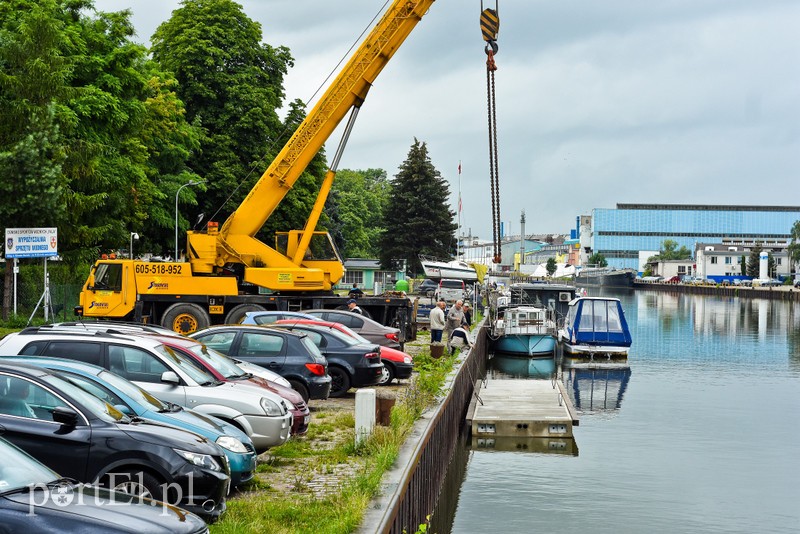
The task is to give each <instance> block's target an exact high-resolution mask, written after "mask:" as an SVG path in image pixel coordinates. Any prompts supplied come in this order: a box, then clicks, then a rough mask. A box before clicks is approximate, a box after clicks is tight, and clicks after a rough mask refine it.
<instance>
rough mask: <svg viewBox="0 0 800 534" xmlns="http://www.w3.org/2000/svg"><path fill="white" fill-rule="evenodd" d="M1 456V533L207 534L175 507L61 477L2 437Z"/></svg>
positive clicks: (201, 525) (192, 517) (194, 518)
mask: <svg viewBox="0 0 800 534" xmlns="http://www.w3.org/2000/svg"><path fill="white" fill-rule="evenodd" d="M0 458H2V459H3V460H2V464H0V534H6V533H8V534H11V533H17V532H63V533H70V532H80V533H81V534H125V533H127V534H140V533H142V532H148V533H150V532H152V533H164V534H167V533H173V532H174V533H186V534H203V533H207V532H208V528H207V527H206V525H205V523H203V521H202V519H200V518H199V517H197V516H196V515H194V514H190V513H186V512H185V511H183V510H181V509H179V508H175V507H173V506H168V505H166V504H165V503H160V502H157V501H152V500H149V499H141V498H139V497H137V496H135V495H129V494H127V493H120V492H117V491H109V490H106V489H103V488H99V487H96V486H89V485H86V484H80V483H76V482H75V481H72V480H69V479H65V478H61V477H59V476H58V475H57V474H56V473H55V472H53V471H51V470H50V469H49V468H47V467H46V466H44V465H43V464H41V463H40V462H38V461H37V460H35V459H34V458H32V457H31V456H29V455H28V454H26V453H25V452H23V451H22V450H20V449H18V448H17V447H15V446H14V445H12V444H11V443H9V442H8V441H5V440H4V439H2V438H0Z"/></svg>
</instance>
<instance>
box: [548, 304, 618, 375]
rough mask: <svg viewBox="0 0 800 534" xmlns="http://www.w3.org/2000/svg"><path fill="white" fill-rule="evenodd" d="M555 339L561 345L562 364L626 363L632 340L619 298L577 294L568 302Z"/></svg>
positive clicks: (614, 364)
mask: <svg viewBox="0 0 800 534" xmlns="http://www.w3.org/2000/svg"><path fill="white" fill-rule="evenodd" d="M558 340H559V342H560V343H561V344H562V346H563V348H564V361H563V362H562V363H563V366H564V367H570V366H572V367H578V366H594V365H603V366H608V365H613V366H620V367H627V365H628V349H629V348H630V346H631V341H632V340H631V333H630V330H629V329H628V322H627V321H626V320H625V313H624V311H623V310H622V303H621V302H620V301H619V299H615V298H608V297H580V298H576V299H574V300H573V301H571V302H570V303H569V312H568V313H567V319H566V322H565V323H564V327H563V328H561V329H560V330H559V332H558Z"/></svg>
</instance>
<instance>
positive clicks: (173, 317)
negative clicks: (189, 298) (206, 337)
mask: <svg viewBox="0 0 800 534" xmlns="http://www.w3.org/2000/svg"><path fill="white" fill-rule="evenodd" d="M210 324H211V318H210V317H209V316H208V314H207V313H206V311H205V310H204V309H203V308H201V307H200V306H198V305H197V304H192V303H183V302H182V303H180V304H173V305H172V306H170V307H169V308H167V311H165V312H164V315H163V316H162V317H161V326H163V327H165V328H169V329H172V330H174V331H176V332H178V333H179V334H184V335H188V334H191V333H192V332H197V331H198V330H202V329H204V328H208V327H209V325H210Z"/></svg>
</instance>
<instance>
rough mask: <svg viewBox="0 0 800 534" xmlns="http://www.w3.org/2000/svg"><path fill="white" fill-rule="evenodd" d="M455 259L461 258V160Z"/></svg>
mask: <svg viewBox="0 0 800 534" xmlns="http://www.w3.org/2000/svg"><path fill="white" fill-rule="evenodd" d="M456 259H463V258H461V160H458V233H457V234H456Z"/></svg>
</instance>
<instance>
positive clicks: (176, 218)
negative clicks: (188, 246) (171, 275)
mask: <svg viewBox="0 0 800 534" xmlns="http://www.w3.org/2000/svg"><path fill="white" fill-rule="evenodd" d="M199 183H200V182H195V181H194V180H189V181H188V182H187V183H185V184H183V185H182V186H180V187H179V188H178V190H177V191H176V192H175V260H174V261H178V195H180V193H181V189H183V188H184V187H189V186H190V185H197V184H199Z"/></svg>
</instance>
